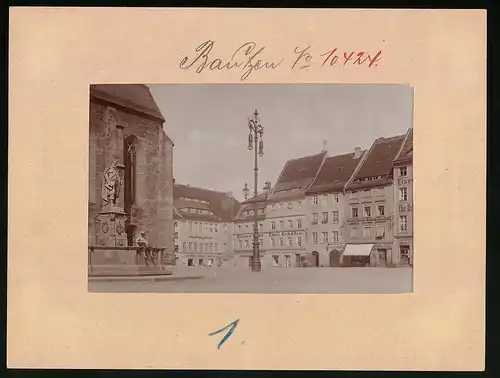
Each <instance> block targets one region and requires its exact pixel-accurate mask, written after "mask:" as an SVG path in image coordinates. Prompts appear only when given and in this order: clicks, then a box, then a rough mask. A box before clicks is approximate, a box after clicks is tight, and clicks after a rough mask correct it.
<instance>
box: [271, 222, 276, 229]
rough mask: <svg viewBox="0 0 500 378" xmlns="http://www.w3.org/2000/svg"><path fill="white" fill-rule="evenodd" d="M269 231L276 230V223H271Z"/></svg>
mask: <svg viewBox="0 0 500 378" xmlns="http://www.w3.org/2000/svg"><path fill="white" fill-rule="evenodd" d="M271 230H276V222H275V221H271Z"/></svg>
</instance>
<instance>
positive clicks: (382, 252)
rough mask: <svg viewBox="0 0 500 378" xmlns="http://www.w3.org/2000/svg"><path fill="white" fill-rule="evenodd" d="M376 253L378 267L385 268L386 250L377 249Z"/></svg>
mask: <svg viewBox="0 0 500 378" xmlns="http://www.w3.org/2000/svg"><path fill="white" fill-rule="evenodd" d="M377 252H378V253H377V254H378V265H379V266H386V265H387V250H386V249H379V250H378V251H377Z"/></svg>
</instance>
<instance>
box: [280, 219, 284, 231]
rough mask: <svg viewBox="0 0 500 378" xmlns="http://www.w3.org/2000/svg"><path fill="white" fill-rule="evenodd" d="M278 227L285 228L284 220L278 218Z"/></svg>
mask: <svg viewBox="0 0 500 378" xmlns="http://www.w3.org/2000/svg"><path fill="white" fill-rule="evenodd" d="M280 228H281V229H283V228H285V221H282V220H280Z"/></svg>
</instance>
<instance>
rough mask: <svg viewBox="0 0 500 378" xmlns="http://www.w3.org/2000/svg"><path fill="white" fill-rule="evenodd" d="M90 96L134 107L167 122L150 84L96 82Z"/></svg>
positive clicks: (91, 87)
mask: <svg viewBox="0 0 500 378" xmlns="http://www.w3.org/2000/svg"><path fill="white" fill-rule="evenodd" d="M90 97H94V98H98V99H101V100H104V101H106V102H110V103H113V104H116V105H119V106H121V107H125V108H129V109H133V110H135V111H136V112H139V113H143V114H146V115H149V116H151V117H154V118H156V119H158V120H159V121H161V122H165V118H163V115H162V114H161V111H160V109H159V108H158V105H157V104H156V101H155V100H154V98H153V95H152V94H151V92H150V90H149V88H148V86H146V85H143V84H94V85H91V86H90Z"/></svg>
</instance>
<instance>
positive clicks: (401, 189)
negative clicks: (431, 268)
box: [392, 129, 413, 266]
mask: <svg viewBox="0 0 500 378" xmlns="http://www.w3.org/2000/svg"><path fill="white" fill-rule="evenodd" d="M393 167H394V203H395V204H396V206H395V213H396V214H395V230H394V244H393V249H392V250H393V254H392V263H393V264H395V265H398V266H412V265H413V129H410V130H409V131H408V134H407V135H406V140H405V142H404V144H403V148H402V149H401V151H400V152H399V153H398V155H397V156H396V159H394V162H393Z"/></svg>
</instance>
